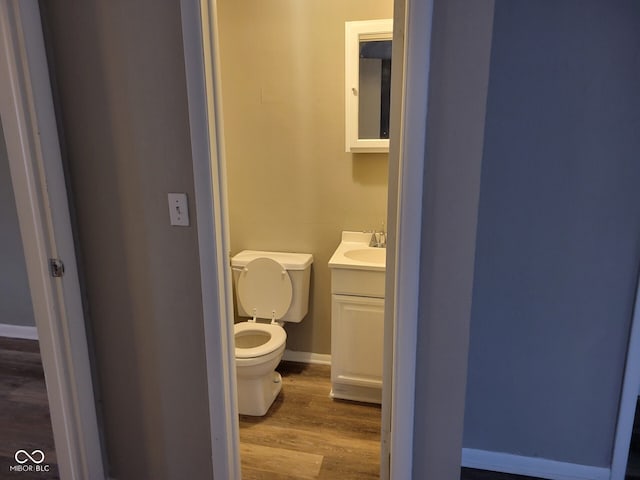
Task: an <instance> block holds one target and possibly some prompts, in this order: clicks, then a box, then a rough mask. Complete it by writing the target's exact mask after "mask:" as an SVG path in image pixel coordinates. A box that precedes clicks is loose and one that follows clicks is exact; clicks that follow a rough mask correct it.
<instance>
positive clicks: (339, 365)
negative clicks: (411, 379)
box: [331, 295, 384, 388]
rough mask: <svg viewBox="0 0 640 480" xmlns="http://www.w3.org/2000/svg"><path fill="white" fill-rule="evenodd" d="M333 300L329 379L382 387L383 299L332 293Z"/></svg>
mask: <svg viewBox="0 0 640 480" xmlns="http://www.w3.org/2000/svg"><path fill="white" fill-rule="evenodd" d="M332 303H333V306H332V310H333V312H332V325H331V328H332V334H331V338H332V346H331V360H332V362H331V363H332V366H331V377H332V380H333V381H334V382H340V383H348V384H351V385H358V386H363V387H378V388H379V387H381V386H382V348H383V341H382V335H383V330H384V329H383V322H384V299H381V298H368V297H352V296H345V295H333V302H332Z"/></svg>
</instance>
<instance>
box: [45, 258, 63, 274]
mask: <svg viewBox="0 0 640 480" xmlns="http://www.w3.org/2000/svg"><path fill="white" fill-rule="evenodd" d="M49 271H50V272H51V276H52V277H62V276H63V275H64V263H62V260H60V259H59V258H50V259H49Z"/></svg>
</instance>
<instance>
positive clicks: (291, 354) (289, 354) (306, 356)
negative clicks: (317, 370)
mask: <svg viewBox="0 0 640 480" xmlns="http://www.w3.org/2000/svg"><path fill="white" fill-rule="evenodd" d="M282 359H283V360H286V361H288V362H298V363H312V364H315V365H331V355H328V354H326V353H313V352H296V351H295V350H285V351H284V355H283V356H282Z"/></svg>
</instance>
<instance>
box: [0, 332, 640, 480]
mask: <svg viewBox="0 0 640 480" xmlns="http://www.w3.org/2000/svg"><path fill="white" fill-rule="evenodd" d="M278 370H279V371H280V372H281V374H282V378H283V391H282V392H281V393H280V395H279V396H278V398H277V399H276V401H275V402H274V404H273V405H272V406H271V408H270V410H269V412H268V414H267V416H265V417H249V416H242V415H241V416H240V442H241V444H240V452H241V458H242V472H243V479H244V480H253V479H256V480H258V479H259V480H275V479H278V480H297V479H332V480H333V479H340V480H349V479H354V480H356V479H357V480H359V479H363V480H366V479H377V478H378V470H379V458H378V456H379V449H380V443H379V442H380V407H378V406H375V405H369V404H364V403H357V402H347V401H340V400H331V399H330V398H329V390H330V388H331V383H330V368H329V367H325V366H318V365H304V364H298V363H292V362H283V363H281V365H280V366H279V367H278ZM638 445H640V404H639V406H638V410H637V415H636V422H635V425H634V433H633V439H632V445H631V458H630V462H629V463H630V465H629V467H630V468H629V470H630V471H629V472H628V476H627V480H636V479H639V478H640V476H639V474H638V471H640V468H638V465H639V464H640V461H638V460H637V458H639V456H640V453H639V452H640V447H639V446H638ZM18 449H24V450H26V451H29V452H31V451H33V450H35V449H40V450H42V451H44V452H45V456H46V460H45V463H46V464H48V465H50V466H51V471H50V472H48V473H25V472H20V473H11V472H9V466H10V465H14V464H15V460H14V454H15V452H16V450H18ZM0 478H1V479H4V478H7V479H11V478H15V479H18V478H19V479H21V480H54V479H58V478H59V476H58V467H57V464H56V456H55V449H54V444H53V433H52V430H51V419H50V416H49V406H48V403H47V392H46V387H45V383H44V373H43V370H42V363H41V360H40V351H39V348H38V342H37V341H35V340H20V339H10V338H4V337H0ZM460 478H461V480H536V479H533V478H532V477H524V476H520V475H508V474H501V473H495V472H487V471H481V470H473V469H468V468H463V469H462V473H461V477H460Z"/></svg>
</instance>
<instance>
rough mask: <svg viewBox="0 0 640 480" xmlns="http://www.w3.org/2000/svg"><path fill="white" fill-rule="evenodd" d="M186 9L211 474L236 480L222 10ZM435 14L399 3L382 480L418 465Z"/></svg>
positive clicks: (185, 5)
mask: <svg viewBox="0 0 640 480" xmlns="http://www.w3.org/2000/svg"><path fill="white" fill-rule="evenodd" d="M180 5H181V13H182V34H183V43H184V55H185V69H186V78H187V93H188V103H189V122H190V129H191V145H192V155H193V171H194V183H195V205H196V215H197V222H198V248H199V255H200V275H201V288H202V298H203V317H204V331H205V348H206V358H207V377H208V387H209V412H210V428H211V442H212V455H213V468H214V476H215V477H216V478H227V479H230V480H232V479H239V478H240V457H239V453H238V450H239V449H238V446H239V433H238V432H239V426H238V414H237V398H236V388H235V358H234V343H233V332H232V328H231V325H232V324H233V302H232V282H231V275H230V265H229V256H230V248H229V245H230V244H229V223H228V213H227V212H228V209H227V194H226V172H225V159H224V137H223V125H222V101H221V98H222V96H221V91H220V60H219V58H220V53H219V47H218V45H219V43H218V27H217V15H216V12H217V6H216V0H181V2H180ZM432 11H433V0H422V1H420V0H396V1H395V5H394V12H395V16H394V43H395V44H396V45H397V44H401V45H403V46H404V49H403V55H402V68H401V81H398V80H396V79H394V86H393V87H392V90H393V91H392V96H393V98H394V99H399V101H400V103H399V104H396V105H398V106H397V107H396V108H395V109H394V111H393V112H392V115H393V118H394V119H395V123H396V125H397V127H396V128H397V129H398V130H397V136H396V137H395V138H397V142H395V143H396V146H394V141H393V139H392V142H391V144H392V145H391V151H390V158H389V164H390V166H393V167H392V168H391V170H390V184H389V205H390V208H389V218H388V226H389V227H388V228H389V246H388V249H387V257H388V258H387V288H386V294H387V295H388V296H389V297H388V298H389V299H393V301H388V302H387V303H388V304H389V307H388V308H387V310H386V311H385V329H386V331H389V330H391V332H392V333H393V336H392V338H391V339H388V340H387V341H386V345H385V369H384V370H385V386H384V392H383V407H382V410H383V430H382V436H383V439H382V442H381V448H382V463H381V478H383V479H386V478H393V479H394V480H401V479H409V478H411V469H412V456H413V417H414V415H413V412H414V390H415V360H416V332H417V321H418V288H419V262H418V261H417V259H418V258H419V255H420V237H421V224H422V184H423V167H424V152H425V140H426V118H427V92H428V73H429V61H430V51H431V49H430V45H431V44H430V38H431V18H432ZM425 27H426V28H425ZM396 78H397V77H396ZM408 98H410V99H411V101H408V100H407V99H408ZM392 101H393V100H392ZM392 108H393V107H392ZM394 112H395V113H394ZM392 137H393V134H392ZM394 169H395V170H394ZM398 319H402V321H401V322H400V321H398ZM389 347H391V349H390V348H389ZM389 380H391V382H390V381H389ZM389 383H392V384H391V385H389ZM385 424H386V426H385Z"/></svg>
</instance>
